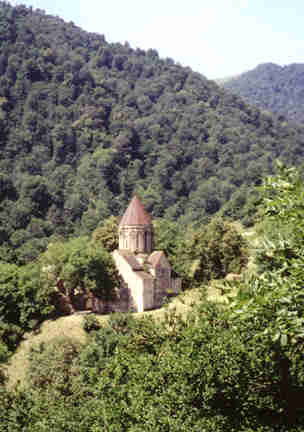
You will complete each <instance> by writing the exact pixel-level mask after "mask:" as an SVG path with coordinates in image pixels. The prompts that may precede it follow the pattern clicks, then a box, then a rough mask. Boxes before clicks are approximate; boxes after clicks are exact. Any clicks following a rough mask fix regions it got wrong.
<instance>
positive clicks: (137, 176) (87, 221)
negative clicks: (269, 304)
mask: <svg viewBox="0 0 304 432" xmlns="http://www.w3.org/2000/svg"><path fill="white" fill-rule="evenodd" d="M0 41H1V52H0V259H1V257H2V259H3V260H10V261H18V262H25V261H28V260H30V259H32V258H33V257H34V256H36V255H37V254H38V253H39V252H40V251H41V250H43V248H45V247H46V245H47V243H48V241H49V239H50V238H51V236H52V235H53V234H56V235H62V236H70V235H74V234H77V235H79V234H83V233H89V232H90V231H91V230H93V229H94V228H95V227H96V226H97V225H98V224H100V223H101V222H102V221H103V220H104V219H105V218H107V217H108V216H109V215H111V214H114V215H119V214H121V212H122V211H123V210H124V209H125V208H126V205H127V203H128V202H129V200H130V197H131V196H132V195H133V193H134V192H135V191H136V193H137V194H139V196H140V197H141V198H142V200H143V202H144V205H145V207H146V208H147V210H148V211H149V212H151V213H152V215H153V216H154V217H155V216H163V217H166V218H170V219H178V218H180V220H183V221H198V220H206V218H208V217H210V216H212V215H214V214H216V213H217V212H218V211H219V210H221V211H222V212H223V213H225V214H229V215H232V216H233V217H240V215H241V211H243V210H242V209H243V208H244V205H245V204H246V202H247V198H248V197H249V198H250V197H251V196H252V195H251V192H250V188H251V187H252V186H253V185H255V184H257V183H259V181H260V179H261V176H263V175H265V174H266V173H269V172H270V171H271V170H272V163H273V160H274V159H275V158H280V159H282V160H283V161H285V162H288V163H290V164H296V163H300V162H301V161H302V160H303V157H304V129H303V128H302V127H300V126H296V127H295V126H292V127H289V126H288V125H287V124H286V122H284V121H281V120H280V119H275V118H274V117H272V116H271V115H270V114H268V113H265V112H261V111H260V110H259V109H257V108H256V107H254V106H250V105H248V104H247V103H245V102H244V100H243V99H241V98H239V97H238V96H235V95H233V94H231V93H230V92H227V91H226V90H224V89H222V88H220V87H218V86H217V85H216V83H215V82H213V81H208V80H207V79H206V78H205V77H203V76H202V75H200V74H198V73H194V72H193V71H192V70H191V69H190V68H184V67H182V66H180V65H178V64H175V63H174V61H173V60H171V59H160V58H159V56H158V53H157V51H155V50H152V49H151V50H148V51H143V50H141V49H136V50H134V49H131V48H130V46H129V45H128V44H127V43H126V44H124V45H121V44H119V43H116V44H109V43H107V42H106V40H105V38H104V36H102V35H100V34H93V33H87V32H85V31H83V30H81V29H80V28H78V27H76V26H75V25H74V24H73V23H72V22H70V23H65V22H64V21H63V20H61V19H60V18H58V17H53V16H49V15H46V14H45V13H44V12H43V11H40V10H38V11H34V10H32V9H31V8H26V7H25V6H17V7H12V6H10V5H9V4H8V3H6V2H0ZM16 251H17V252H16Z"/></svg>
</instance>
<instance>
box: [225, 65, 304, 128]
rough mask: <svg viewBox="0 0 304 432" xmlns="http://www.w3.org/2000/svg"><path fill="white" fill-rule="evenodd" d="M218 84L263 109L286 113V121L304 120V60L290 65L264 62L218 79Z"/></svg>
mask: <svg viewBox="0 0 304 432" xmlns="http://www.w3.org/2000/svg"><path fill="white" fill-rule="evenodd" d="M219 84H222V85H223V87H224V88H226V89H227V90H230V91H231V92H233V93H235V94H237V95H239V96H241V97H242V98H244V99H245V100H246V101H247V102H248V103H250V104H253V105H256V106H257V107H259V108H260V109H263V110H268V111H271V112H273V113H275V114H276V115H278V116H284V117H285V118H286V119H287V121H293V122H297V123H303V121H304V103H303V98H304V64H303V63H295V64H290V65H288V66H279V65H276V64H273V63H264V64H260V65H259V66H257V67H256V68H255V69H253V70H250V71H248V72H245V73H243V74H241V75H238V76H236V77H231V78H229V79H227V80H219Z"/></svg>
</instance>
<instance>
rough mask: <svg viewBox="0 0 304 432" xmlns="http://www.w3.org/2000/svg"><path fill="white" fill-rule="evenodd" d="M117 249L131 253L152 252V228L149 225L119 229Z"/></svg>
mask: <svg viewBox="0 0 304 432" xmlns="http://www.w3.org/2000/svg"><path fill="white" fill-rule="evenodd" d="M119 249H120V250H129V251H131V252H140V253H151V252H152V227H151V226H150V225H137V226H136V225H134V226H131V225H129V226H128V225H127V226H123V227H121V228H120V229H119Z"/></svg>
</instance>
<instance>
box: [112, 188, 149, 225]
mask: <svg viewBox="0 0 304 432" xmlns="http://www.w3.org/2000/svg"><path fill="white" fill-rule="evenodd" d="M151 223H152V218H151V216H150V215H149V213H148V212H147V211H146V210H145V208H144V206H143V204H142V202H141V201H140V199H139V198H138V196H137V195H134V197H133V198H132V200H131V202H130V204H129V206H128V208H127V210H126V211H125V213H124V215H123V217H122V218H121V221H120V224H119V226H120V227H121V226H126V225H151Z"/></svg>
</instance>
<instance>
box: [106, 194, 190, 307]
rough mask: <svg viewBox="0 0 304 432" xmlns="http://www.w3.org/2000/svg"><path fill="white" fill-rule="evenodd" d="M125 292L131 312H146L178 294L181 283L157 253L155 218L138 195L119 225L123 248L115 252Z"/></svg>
mask: <svg viewBox="0 0 304 432" xmlns="http://www.w3.org/2000/svg"><path fill="white" fill-rule="evenodd" d="M113 259H114V261H115V264H116V267H117V270H118V272H119V274H120V276H121V279H122V289H127V290H128V294H129V295H128V297H129V302H128V303H129V307H128V309H130V310H134V311H136V312H142V311H144V310H148V309H154V308H157V307H160V306H161V305H162V304H163V301H164V298H165V297H167V296H168V295H169V294H177V293H178V292H179V291H180V289H181V280H180V279H174V278H172V276H171V266H170V264H169V262H168V259H167V258H166V255H165V254H164V252H163V251H153V226H152V219H151V216H150V215H149V214H148V213H147V211H146V210H145V208H144V206H143V205H142V203H141V201H140V200H139V198H138V197H137V196H134V197H133V199H132V201H131V202H130V204H129V206H128V208H127V210H126V211H125V213H124V215H123V217H122V219H121V221H120V224H119V249H117V250H115V251H114V252H113Z"/></svg>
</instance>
